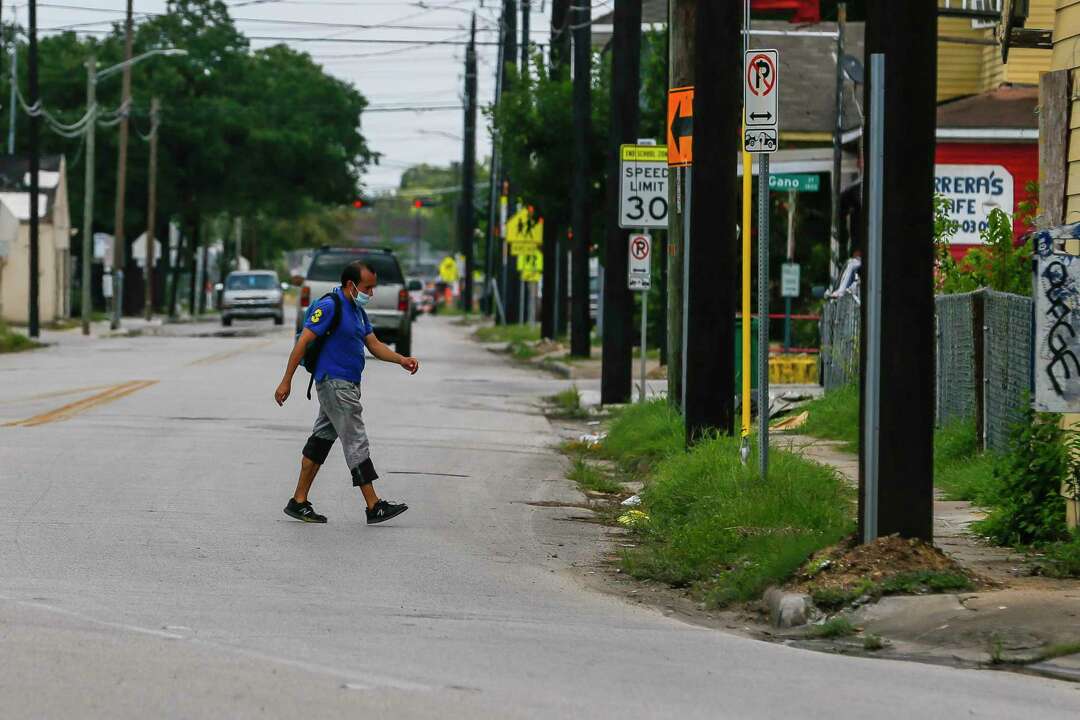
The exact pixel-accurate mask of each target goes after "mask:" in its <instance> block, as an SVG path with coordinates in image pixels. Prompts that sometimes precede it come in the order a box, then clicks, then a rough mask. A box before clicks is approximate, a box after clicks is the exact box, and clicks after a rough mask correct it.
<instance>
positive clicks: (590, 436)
mask: <svg viewBox="0 0 1080 720" xmlns="http://www.w3.org/2000/svg"><path fill="white" fill-rule="evenodd" d="M606 437H607V433H606V432H598V433H585V434H584V435H582V436H581V437H579V438H578V442H579V443H581V444H582V445H585V446H587V447H590V448H594V447H596V446H597V445H599V444H600V443H602V442H604V438H606Z"/></svg>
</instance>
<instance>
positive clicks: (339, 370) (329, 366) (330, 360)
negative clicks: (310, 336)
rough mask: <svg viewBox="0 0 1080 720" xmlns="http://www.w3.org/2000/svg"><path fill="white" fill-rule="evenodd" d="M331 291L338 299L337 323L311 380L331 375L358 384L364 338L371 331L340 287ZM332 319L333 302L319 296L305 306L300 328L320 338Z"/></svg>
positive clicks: (362, 370) (362, 361)
mask: <svg viewBox="0 0 1080 720" xmlns="http://www.w3.org/2000/svg"><path fill="white" fill-rule="evenodd" d="M333 292H334V294H335V295H337V296H338V300H339V301H340V302H341V322H339V323H338V326H337V328H336V329H335V330H334V332H333V333H332V334H331V335H330V337H328V338H327V339H326V344H325V345H323V349H322V352H320V353H319V362H318V364H317V365H316V366H315V372H314V375H315V382H322V381H323V380H325V379H327V378H331V379H334V380H345V381H347V382H354V383H358V382H360V376H361V375H362V374H363V372H364V347H365V346H364V338H365V337H367V336H368V335H369V334H371V322H370V321H369V320H368V317H367V313H365V312H364V311H363V310H361V309H360V308H358V307H357V306H356V303H354V302H353V301H352V300H350V299H349V298H347V297H345V294H344V293H343V292H342V291H341V288H340V287H336V288H334V290H333ZM333 318H334V301H333V300H332V299H330V298H323V299H321V300H319V301H318V302H317V303H315V304H314V305H312V306H311V307H309V308H308V313H307V317H306V318H305V319H304V327H305V328H307V329H308V330H310V331H311V332H313V333H315V334H316V335H318V336H319V337H322V336H323V335H325V334H326V331H327V330H328V329H330V322H331V320H333Z"/></svg>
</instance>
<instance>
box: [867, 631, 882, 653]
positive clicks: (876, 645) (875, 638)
mask: <svg viewBox="0 0 1080 720" xmlns="http://www.w3.org/2000/svg"><path fill="white" fill-rule="evenodd" d="M862 647H863V650H866V651H867V652H876V651H878V650H881V649H883V648H884V647H885V640H884V639H883V638H882V637H881V636H880V635H875V634H873V633H867V634H866V636H865V637H863V641H862Z"/></svg>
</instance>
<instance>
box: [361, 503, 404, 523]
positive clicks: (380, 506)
mask: <svg viewBox="0 0 1080 720" xmlns="http://www.w3.org/2000/svg"><path fill="white" fill-rule="evenodd" d="M408 509H409V506H408V505H406V504H405V503H388V502H386V501H385V500H380V501H379V502H377V503H375V507H373V508H371V509H370V510H368V511H367V524H368V525H377V524H378V523H381V522H386V521H387V520H390V519H392V518H396V517H397V516H398V515H400V514H401V513H403V512H405V511H406V510H408Z"/></svg>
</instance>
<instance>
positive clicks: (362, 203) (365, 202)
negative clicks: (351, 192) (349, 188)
mask: <svg viewBox="0 0 1080 720" xmlns="http://www.w3.org/2000/svg"><path fill="white" fill-rule="evenodd" d="M374 204H375V203H374V202H373V201H372V200H371V199H369V198H362V197H358V198H356V199H355V200H353V203H352V206H353V207H354V208H356V209H357V210H363V209H364V208H369V207H371V206H373V205H374Z"/></svg>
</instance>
